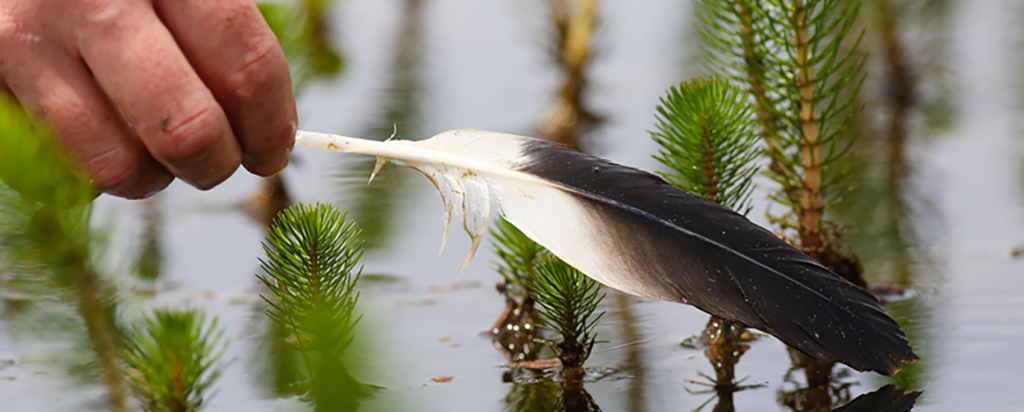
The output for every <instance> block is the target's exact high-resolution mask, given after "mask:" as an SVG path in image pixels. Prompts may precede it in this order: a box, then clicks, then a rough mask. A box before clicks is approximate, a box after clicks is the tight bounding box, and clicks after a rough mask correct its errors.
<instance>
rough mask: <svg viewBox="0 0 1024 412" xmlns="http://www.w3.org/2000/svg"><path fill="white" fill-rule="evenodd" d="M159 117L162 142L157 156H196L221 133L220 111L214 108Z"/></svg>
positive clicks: (180, 158)
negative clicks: (177, 116)
mask: <svg viewBox="0 0 1024 412" xmlns="http://www.w3.org/2000/svg"><path fill="white" fill-rule="evenodd" d="M178 119H180V120H177V121H175V118H174V117H172V116H168V117H165V118H163V119H161V120H160V123H161V125H160V127H161V129H160V130H161V132H162V133H163V134H164V137H165V139H164V141H165V143H164V144H163V145H162V147H161V148H160V149H161V150H160V151H161V153H160V156H161V157H162V158H163V159H164V160H166V161H170V162H181V161H186V160H191V159H195V158H197V157H199V156H202V155H203V154H205V153H207V152H208V151H209V150H210V149H211V148H212V147H213V146H214V145H215V144H216V142H217V140H218V139H220V137H221V136H222V134H223V133H224V124H225V120H223V114H222V113H221V112H220V111H219V110H217V109H216V108H214V107H209V106H206V107H202V108H200V109H197V110H196V111H195V112H194V113H191V114H187V115H183V116H180V117H179V118H178Z"/></svg>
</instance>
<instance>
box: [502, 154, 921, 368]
mask: <svg viewBox="0 0 1024 412" xmlns="http://www.w3.org/2000/svg"><path fill="white" fill-rule="evenodd" d="M523 155H524V159H526V160H525V161H524V162H522V164H520V165H519V166H518V170H520V171H522V172H525V173H529V174H532V175H535V176H538V177H540V178H543V179H546V180H549V181H551V182H553V183H556V184H557V185H559V186H561V187H562V188H563V189H564V190H565V191H566V192H568V193H571V194H573V195H574V197H575V198H576V199H578V200H579V202H580V204H581V205H582V206H583V208H584V209H585V210H587V211H588V212H589V213H590V214H591V215H592V216H593V221H594V222H595V224H596V225H600V227H601V228H600V231H601V233H602V234H603V235H604V236H605V239H604V240H603V241H604V242H605V243H606V244H610V245H614V246H613V250H606V251H605V252H608V254H609V255H614V256H610V257H609V259H617V260H619V261H621V262H624V263H626V264H625V265H619V267H623V266H624V267H628V268H630V269H629V270H628V273H604V274H603V275H604V276H605V277H608V276H612V277H619V278H620V279H621V277H626V278H625V279H624V280H626V281H628V282H629V283H631V284H632V285H636V287H635V288H634V290H632V291H629V292H631V293H635V294H638V295H640V296H644V297H647V298H651V299H658V300H665V301H672V302H682V303H688V304H691V305H693V306H696V307H697V308H699V309H701V310H703V311H705V312H708V313H710V314H713V315H716V316H719V317H721V318H725V319H728V320H732V321H735V322H739V323H742V324H744V325H746V326H748V327H752V328H756V329H759V330H762V331H764V332H767V333H769V334H771V335H773V336H775V337H777V338H778V339H779V340H781V341H782V342H784V343H786V344H787V345H789V346H792V347H794V348H796V349H798V350H800V351H802V352H804V353H806V354H808V355H810V356H813V357H815V358H819V359H829V360H835V361H838V362H842V363H845V364H847V365H849V366H850V367H852V368H854V369H856V370H858V371H869V370H870V371H876V372H878V373H881V374H884V375H892V374H894V373H896V372H897V371H899V370H900V369H901V368H902V367H903V362H911V361H914V360H917V359H918V357H917V355H916V354H914V351H913V349H911V347H910V344H909V342H908V341H907V338H906V335H904V333H903V331H902V330H900V327H899V325H898V324H897V323H896V321H894V320H893V319H892V318H891V317H890V316H889V315H888V314H887V313H886V312H885V310H884V309H883V308H882V307H881V305H880V304H879V302H878V300H877V299H876V298H875V297H874V296H872V295H871V294H870V293H868V292H867V291H865V290H863V289H861V288H859V287H857V286H855V285H853V284H852V283H850V282H848V281H846V280H845V279H843V278H841V277H840V276H838V275H836V274H835V273H832V272H831V271H830V270H828V269H827V268H825V267H824V266H822V265H820V264H818V263H817V262H815V261H814V260H812V259H811V258H809V257H808V256H807V255H805V254H803V253H802V252H800V251H799V250H797V249H796V248H794V247H793V246H791V245H789V244H787V243H786V242H784V241H783V240H781V239H779V238H778V237H777V236H776V235H775V234H773V233H772V232H770V231H768V230H766V229H764V228H762V227H760V226H758V225H756V224H754V223H753V222H751V221H750V220H748V219H747V218H745V217H743V216H742V215H740V214H737V213H735V212H733V211H732V210H729V209H727V208H724V207H722V206H719V205H717V204H715V203H711V202H708V201H706V200H704V199H703V198H701V197H699V196H696V195H693V194H690V193H686V192H684V191H681V190H679V189H676V188H675V187H673V186H672V185H670V184H668V183H667V182H665V181H664V180H663V179H662V178H660V177H658V176H656V175H653V174H651V173H647V172H644V171H641V170H637V169H633V168H630V167H626V166H622V165H618V164H615V163H611V162H609V161H607V160H604V159H600V158H597V157H593V156H589V155H586V154H582V153H579V152H576V151H573V150H571V149H568V148H566V147H563V146H560V145H557V144H553V143H549V142H545V141H540V140H537V141H533V142H529V143H527V144H526V146H525V148H524V151H523Z"/></svg>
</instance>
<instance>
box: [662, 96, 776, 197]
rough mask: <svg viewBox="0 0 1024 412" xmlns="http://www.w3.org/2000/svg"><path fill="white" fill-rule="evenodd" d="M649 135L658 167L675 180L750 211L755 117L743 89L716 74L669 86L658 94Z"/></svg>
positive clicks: (755, 151) (755, 168)
mask: <svg viewBox="0 0 1024 412" xmlns="http://www.w3.org/2000/svg"><path fill="white" fill-rule="evenodd" d="M655 117H656V121H657V126H656V127H657V129H658V131H656V132H651V137H652V138H654V140H655V141H656V142H658V144H659V145H660V146H661V150H660V151H659V153H658V155H657V156H655V159H657V160H658V161H659V162H661V163H662V164H663V165H665V166H667V167H669V168H670V169H671V170H672V171H671V172H670V173H662V176H664V177H665V180H667V181H669V183H672V184H673V185H674V186H676V187H678V188H680V189H683V190H686V191H689V192H690V193H694V194H697V195H700V196H701V197H703V198H705V199H707V200H710V201H712V202H715V203H718V204H720V205H722V206H725V207H728V208H730V209H733V210H736V211H738V212H740V213H742V214H746V213H747V212H749V211H750V208H751V201H750V194H751V193H752V192H753V191H754V185H753V183H752V178H753V176H754V174H755V173H757V171H758V170H759V167H758V164H757V162H756V160H757V158H758V155H759V154H760V151H759V148H758V146H757V139H758V135H757V123H756V122H755V120H754V118H753V110H752V109H751V107H750V105H749V104H748V103H747V96H746V94H745V93H744V92H743V91H742V90H741V89H739V88H738V87H735V86H731V85H729V83H728V82H727V81H726V80H725V79H723V78H720V77H711V78H708V79H704V78H696V79H693V80H690V81H689V82H684V83H682V84H680V85H679V86H673V87H672V88H670V89H669V90H668V92H667V95H666V96H665V97H662V98H661V104H660V105H658V108H657V113H656V115H655Z"/></svg>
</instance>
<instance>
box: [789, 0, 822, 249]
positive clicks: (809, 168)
mask: <svg viewBox="0 0 1024 412" xmlns="http://www.w3.org/2000/svg"><path fill="white" fill-rule="evenodd" d="M806 20H807V8H806V6H805V4H804V0H794V2H793V22H794V23H795V25H796V39H795V40H794V43H795V46H796V63H797V67H798V68H799V73H798V75H799V85H800V120H801V125H800V128H801V132H802V134H803V136H802V137H803V138H802V139H801V140H800V150H801V156H802V159H803V165H804V176H803V186H804V187H803V189H804V190H803V194H802V196H801V199H800V244H801V246H802V247H803V248H804V250H805V251H811V252H813V251H816V250H818V249H820V248H821V247H822V246H824V242H823V239H822V237H821V227H820V224H821V217H822V215H823V214H824V210H825V207H824V203H823V200H822V188H821V180H822V178H821V148H820V144H819V143H818V117H817V113H816V111H817V107H816V103H817V102H816V101H815V98H814V80H815V79H814V68H813V67H812V62H811V60H812V58H813V56H811V50H810V45H809V37H808V33H807V21H806Z"/></svg>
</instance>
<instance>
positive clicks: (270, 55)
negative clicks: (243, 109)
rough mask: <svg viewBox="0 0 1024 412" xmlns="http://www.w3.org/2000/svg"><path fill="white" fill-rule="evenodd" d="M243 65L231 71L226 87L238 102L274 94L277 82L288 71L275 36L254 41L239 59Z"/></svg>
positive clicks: (226, 76)
mask: <svg viewBox="0 0 1024 412" xmlns="http://www.w3.org/2000/svg"><path fill="white" fill-rule="evenodd" d="M239 61H240V62H242V64H241V65H240V66H239V67H236V68H234V69H229V70H228V72H227V73H226V74H225V80H224V85H225V88H226V89H227V92H228V93H231V95H232V96H234V97H236V98H239V99H243V100H245V99H251V98H253V97H256V96H259V95H262V94H264V93H267V92H269V91H271V90H273V88H274V87H276V85H277V80H278V79H279V78H281V77H282V75H283V74H284V73H283V70H287V65H286V64H285V63H284V54H283V53H282V52H281V51H280V49H279V48H278V46H277V40H275V39H274V38H273V37H272V36H261V39H260V40H255V41H253V42H252V43H251V44H250V46H249V48H248V50H247V51H246V53H245V54H244V55H243V56H242V58H241V59H239Z"/></svg>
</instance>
